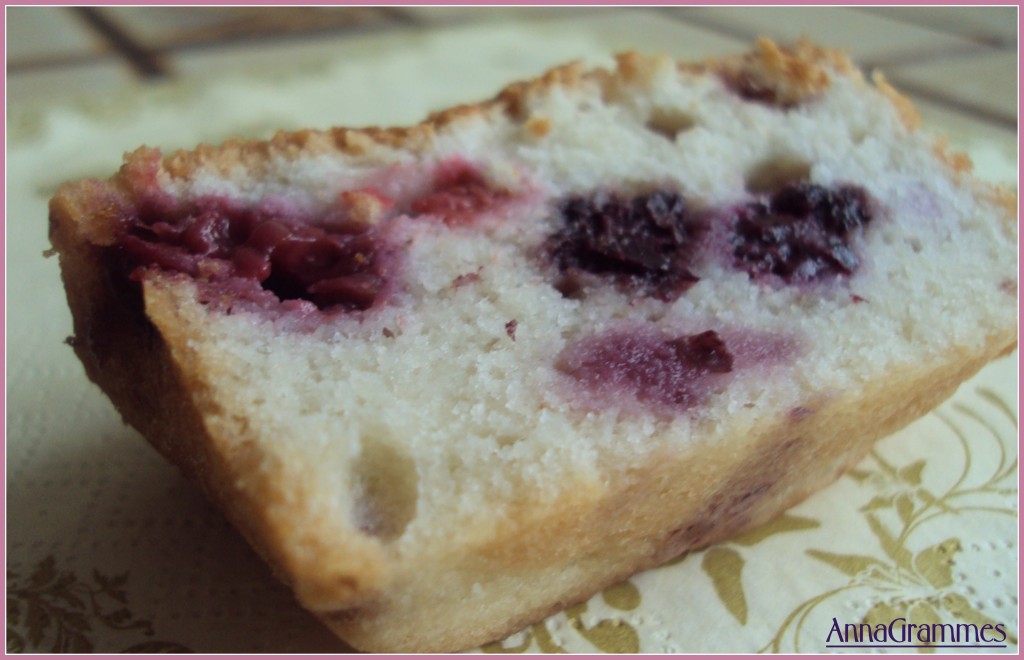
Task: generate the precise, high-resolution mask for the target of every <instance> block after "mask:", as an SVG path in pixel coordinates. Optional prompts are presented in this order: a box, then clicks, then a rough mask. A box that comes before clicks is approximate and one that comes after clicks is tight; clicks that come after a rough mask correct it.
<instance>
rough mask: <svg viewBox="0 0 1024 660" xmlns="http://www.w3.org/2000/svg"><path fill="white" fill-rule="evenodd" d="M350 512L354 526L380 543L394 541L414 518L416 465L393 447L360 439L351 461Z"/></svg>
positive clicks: (406, 455) (416, 492)
mask: <svg viewBox="0 0 1024 660" xmlns="http://www.w3.org/2000/svg"><path fill="white" fill-rule="evenodd" d="M352 478H353V486H352V491H353V502H354V504H353V511H352V514H353V516H354V518H355V524H356V526H357V527H358V528H359V529H360V530H362V531H364V532H366V533H367V534H369V535H371V536H375V537H377V538H379V539H381V540H382V541H392V540H394V539H397V538H398V537H400V536H401V535H402V533H403V532H404V531H405V528H406V527H407V526H408V525H409V523H410V522H411V521H412V519H413V518H415V517H416V504H417V499H418V496H419V477H418V475H417V472H416V463H415V462H414V461H413V459H412V457H410V456H409V455H408V454H407V453H406V452H404V451H401V450H399V449H398V448H397V447H395V446H394V445H393V444H391V443H389V442H385V441H381V440H379V439H376V438H373V437H364V438H363V442H362V448H361V451H360V453H359V457H358V458H357V459H356V461H355V465H354V467H353V472H352Z"/></svg>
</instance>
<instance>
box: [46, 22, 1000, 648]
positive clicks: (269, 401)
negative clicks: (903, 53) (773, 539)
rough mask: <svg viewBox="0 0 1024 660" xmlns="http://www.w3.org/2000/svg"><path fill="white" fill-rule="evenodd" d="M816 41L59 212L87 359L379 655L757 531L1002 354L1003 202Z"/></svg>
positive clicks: (107, 192)
mask: <svg viewBox="0 0 1024 660" xmlns="http://www.w3.org/2000/svg"><path fill="white" fill-rule="evenodd" d="M917 124H918V120H917V117H916V114H915V112H914V110H913V108H912V107H911V106H910V104H909V103H908V102H907V101H906V100H905V99H903V98H902V97H901V96H899V95H898V94H897V93H896V92H895V91H894V90H893V89H892V88H890V87H889V86H888V85H887V84H886V83H885V82H884V80H882V79H881V78H880V77H878V76H876V77H875V78H874V80H873V81H868V80H866V79H865V78H864V77H863V76H862V74H861V73H860V72H859V71H857V70H856V69H855V68H853V67H852V66H851V64H850V63H849V62H848V61H847V60H846V59H845V58H844V57H843V56H842V55H840V54H837V53H834V52H832V51H829V50H826V49H823V48H820V47H817V46H815V45H813V44H810V43H806V42H804V43H800V44H798V45H796V46H793V47H790V48H782V47H779V46H776V45H775V44H773V43H770V42H768V41H762V42H759V43H758V44H757V46H756V48H755V49H753V50H752V51H751V52H750V53H748V54H745V55H740V56H736V57H732V58H726V59H721V60H715V61H708V62H704V63H693V64H684V63H677V62H675V61H672V60H669V59H666V58H645V57H641V56H637V55H633V54H628V55H623V56H620V57H619V58H618V60H617V67H616V69H615V70H613V71H606V70H595V71H589V72H587V71H583V70H582V68H581V67H579V66H578V65H570V66H566V67H562V68H558V69H555V70H553V71H551V72H549V73H548V74H546V75H545V76H543V77H542V78H539V79H537V80H534V81H530V82H525V83H519V84H515V85H512V86H510V87H508V88H507V89H506V90H505V91H503V92H502V93H501V94H500V95H499V96H498V97H496V98H495V99H494V100H492V101H489V102H485V103H482V104H478V105H473V106H464V107H458V108H454V109H452V110H448V111H445V112H443V113H440V114H437V115H434V116H432V117H431V118H430V119H429V120H428V121H426V122H425V123H423V124H420V125H418V126H414V127H411V128H407V129H387V130H384V129H363V130H349V129H341V128H339V129H334V130H330V131H323V132H319V131H305V132H298V133H282V134H279V135H277V136H276V137H275V138H273V139H272V140H270V141H268V142H242V141H236V142H229V143H226V144H224V145H221V146H218V147H208V146H201V147H199V148H197V149H196V150H194V151H190V152H178V153H174V154H171V155H168V156H162V155H161V154H159V153H158V152H156V151H154V150H149V149H140V150H138V151H136V152H135V153H132V154H129V155H128V156H127V158H126V162H125V165H124V167H123V168H122V169H121V170H120V172H119V173H117V174H116V175H115V176H113V177H112V178H111V179H109V180H106V181H96V180H89V181H81V182H77V183H69V184H66V185H64V186H63V187H62V188H61V189H60V191H59V192H58V194H57V195H56V197H55V198H54V199H53V201H52V204H51V239H52V242H53V245H54V247H55V248H56V251H57V252H58V253H59V254H60V261H61V268H62V272H63V277H64V283H65V286H66V289H67V294H68V300H69V303H70V306H71V309H72V312H73V316H74V337H73V340H72V344H73V346H74V349H75V352H76V353H77V354H78V356H79V358H80V359H81V360H82V362H83V363H84V365H85V368H86V371H87V372H88V375H89V377H90V378H91V379H92V380H94V381H95V382H96V383H98V384H99V385H100V386H101V387H102V388H103V389H104V390H105V391H106V392H107V393H108V394H109V396H110V397H111V399H112V400H113V402H114V403H115V405H116V406H117V407H118V409H119V410H120V412H121V413H122V415H123V416H124V419H125V420H126V421H127V422H128V423H129V424H131V425H133V426H135V427H136V428H138V429H139V430H140V431H141V432H142V434H143V435H145V436H146V438H147V439H148V440H149V441H150V442H151V443H152V444H153V445H154V446H155V447H156V448H157V449H158V450H159V451H160V452H161V453H162V454H164V455H165V456H166V457H167V458H169V459H170V460H171V461H173V462H174V463H176V464H177V465H179V466H180V467H181V469H182V470H183V471H184V472H185V473H186V474H187V475H189V476H190V477H191V478H192V479H194V480H195V481H196V482H197V483H198V484H199V485H200V486H201V487H202V488H203V489H204V491H205V492H206V493H207V495H208V496H209V497H210V498H211V499H212V500H213V501H214V502H216V503H217V504H218V505H219V506H220V507H221V508H222V509H223V511H224V512H225V514H226V515H227V516H228V517H229V518H230V519H231V521H232V522H233V523H234V524H235V525H236V526H237V527H238V529H239V530H240V531H241V532H242V533H243V534H244V535H245V536H246V537H247V538H248V539H249V541H250V542H251V543H252V545H253V546H254V547H255V548H256V549H257V550H258V551H259V552H260V553H261V554H262V556H263V557H264V558H265V559H266V560H267V562H268V563H269V564H270V565H271V566H272V567H273V568H274V570H275V571H276V573H277V574H278V575H279V577H280V578H281V579H283V580H284V581H285V582H287V583H288V584H289V585H291V587H292V588H293V589H294V591H295V593H296V596H297V598H298V599H299V601H300V602H301V603H302V604H303V605H304V606H305V607H307V608H309V609H310V610H311V611H312V612H314V613H315V614H316V615H317V616H319V617H320V618H321V619H322V620H323V621H324V622H326V624H327V625H329V626H330V627H331V628H332V629H334V630H335V631H336V632H337V633H338V634H339V635H340V636H341V637H343V638H344V639H345V640H347V641H348V642H350V643H351V644H353V645H355V646H356V647H358V648H361V649H366V650H373V651H450V650H456V649H463V648H468V647H471V646H474V645H477V644H480V643H483V642H487V641H489V640H493V639H496V638H499V637H501V636H503V635H506V634H510V633H512V632H514V631H516V630H517V629H519V628H520V627H522V626H524V625H526V624H528V623H529V622H532V621H535V620H537V619H540V618H542V617H544V616H546V615H549V614H551V613H553V612H555V611H557V610H558V609H560V608H562V607H565V606H567V605H569V604H571V603H573V602H575V601H579V600H581V599H584V598H586V597H588V596H589V595H590V594H592V593H594V592H595V591H597V590H599V589H601V588H603V587H605V586H607V585H609V584H611V583H614V582H615V581H617V580H620V579H622V578H624V577H626V576H628V575H630V574H632V573H634V572H636V571H638V570H642V569H644V568H647V567H651V566H655V565H657V564H659V563H660V562H664V561H666V560H668V559H670V558H672V557H674V556H677V555H679V554H680V553H682V552H684V551H686V550H688V549H690V548H695V547H700V546H703V545H706V544H708V543H711V542H714V541H716V540H719V539H723V538H726V537H728V536H729V535H732V534H735V533H737V532H739V531H741V530H743V529H746V528H748V527H750V526H753V525H758V524H760V523H764V522H765V521H767V520H769V519H770V518H772V517H773V516H776V515H778V514H779V513H780V512H782V511H783V510H784V509H785V508H786V507H789V506H791V505H792V504H794V503H796V502H798V501H800V500H801V499H802V498H804V497H806V496H807V495H808V494H809V493H811V492H813V491H814V490H815V489H818V488H820V487H822V486H823V485H825V484H827V483H829V482H831V481H832V480H834V479H835V478H836V477H837V476H838V475H839V474H840V473H841V472H842V471H843V470H844V469H845V468H847V467H849V466H851V465H852V464H854V463H855V462H856V461H857V460H858V459H859V458H860V457H861V456H862V455H863V454H864V453H865V452H866V451H867V450H868V448H869V446H870V444H871V443H872V442H873V441H874V440H876V439H877V438H879V437H880V436H882V435H884V434H887V433H890V432H892V431H894V430H896V429H897V428H900V427H901V426H903V425H905V424H907V423H908V422H910V421H911V420H913V419H914V418H916V417H917V416H919V415H921V414H923V413H924V412H925V411H927V410H928V409H930V408H931V407H933V406H934V405H936V404H937V403H939V402H940V401H942V400H943V399H944V398H945V397H947V396H949V395H950V394H951V393H952V392H953V391H954V389H955V388H956V387H957V385H958V384H959V383H961V382H962V381H963V380H964V379H965V378H967V377H969V376H970V375H972V374H973V373H975V372H976V371H977V370H978V369H980V368H981V366H983V365H984V364H985V363H986V362H988V361H989V360H991V359H993V358H995V357H997V356H999V355H1002V354H1005V353H1008V352H1010V351H1011V350H1012V349H1013V348H1014V347H1015V346H1016V336H1017V322H1016V305H1015V301H1016V293H1017V276H1016V272H1017V257H1016V240H1017V229H1016V223H1015V207H1016V192H1015V191H1012V190H1004V189H997V188H992V187H988V186H986V185H984V184H982V183H980V182H978V181H976V180H975V179H973V178H972V177H971V174H970V163H969V161H968V160H967V159H966V158H965V157H963V156H961V155H957V154H952V153H949V152H948V151H947V150H946V149H945V148H944V146H943V143H942V142H941V141H940V140H938V139H936V138H934V137H933V136H930V135H929V134H927V133H925V132H924V131H922V130H919V129H918V126H917Z"/></svg>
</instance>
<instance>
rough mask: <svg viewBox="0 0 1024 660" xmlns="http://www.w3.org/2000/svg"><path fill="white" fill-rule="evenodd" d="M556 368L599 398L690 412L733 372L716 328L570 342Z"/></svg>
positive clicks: (611, 335)
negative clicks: (631, 399)
mask: <svg viewBox="0 0 1024 660" xmlns="http://www.w3.org/2000/svg"><path fill="white" fill-rule="evenodd" d="M556 366H557V368H558V369H559V370H560V371H561V372H562V373H564V374H566V375H568V376H569V377H571V378H572V379H573V381H575V382H576V383H577V384H578V385H579V386H581V387H582V388H583V389H584V390H585V391H587V392H590V393H592V394H596V395H597V397H598V398H599V399H607V400H609V401H614V400H616V399H618V395H619V394H620V393H630V394H632V395H633V396H635V397H636V399H637V400H638V401H639V402H640V403H642V404H646V405H650V406H654V407H669V408H672V409H674V410H686V409H688V408H691V407H693V406H695V405H697V404H699V403H701V402H702V400H703V399H704V398H705V397H706V396H707V394H708V390H709V389H710V388H711V386H712V385H713V383H714V382H715V380H716V379H717V377H718V376H721V375H723V374H728V373H729V372H731V371H732V369H733V355H732V353H731V352H730V351H729V349H728V347H727V346H726V345H725V342H724V341H723V340H722V339H721V337H719V336H718V333H716V332H715V331H713V330H708V331H706V332H701V333H699V334H694V335H681V336H666V335H662V334H660V333H658V332H652V331H618V332H611V333H607V334H602V335H597V336H594V337H589V338H586V339H584V340H581V341H580V342H578V343H576V344H573V345H571V346H569V347H568V348H567V349H566V350H565V351H564V352H563V353H562V354H561V356H560V357H559V359H558V361H557V363H556Z"/></svg>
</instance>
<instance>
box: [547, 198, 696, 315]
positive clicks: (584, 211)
mask: <svg viewBox="0 0 1024 660" xmlns="http://www.w3.org/2000/svg"><path fill="white" fill-rule="evenodd" d="M560 214H561V218H562V220H563V227H562V229H560V230H559V231H558V232H556V233H555V234H554V235H552V236H551V237H550V238H549V239H548V250H549V254H550V255H551V258H552V261H553V262H554V264H555V265H556V267H557V268H558V271H559V277H558V279H557V280H556V282H555V286H556V288H558V290H559V291H561V292H562V294H563V295H565V296H568V297H574V296H577V295H579V293H580V291H581V290H582V289H583V288H584V287H585V286H587V285H588V284H590V283H593V282H594V279H595V278H594V277H593V276H597V278H599V279H610V280H612V281H614V282H616V283H617V284H618V285H619V286H620V287H621V288H623V289H625V290H627V291H629V292H638V293H641V294H644V295H650V296H653V297H655V298H658V299H660V300H663V301H666V302H669V301H672V300H675V299H676V298H678V297H679V296H680V295H682V294H683V293H684V292H685V291H686V290H687V289H689V288H690V287H691V286H693V284H694V283H695V282H697V279H698V278H697V276H696V275H694V274H693V273H692V272H691V271H690V260H691V258H692V252H693V248H694V244H695V243H696V242H697V240H698V239H699V237H700V235H701V234H702V233H703V231H704V226H703V225H702V224H701V223H699V222H697V221H696V220H694V219H693V218H692V217H691V215H690V214H689V213H688V212H687V207H686V203H685V201H684V200H683V197H682V196H681V195H679V194H677V193H674V192H668V191H656V192H652V193H649V194H645V195H640V196H637V197H634V198H632V199H623V198H621V197H619V196H618V195H615V194H613V193H605V192H599V193H597V194H595V195H592V196H586V197H584V196H577V197H571V198H569V199H568V200H566V201H565V202H563V203H562V204H561V207H560Z"/></svg>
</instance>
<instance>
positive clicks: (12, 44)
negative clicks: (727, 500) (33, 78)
mask: <svg viewBox="0 0 1024 660" xmlns="http://www.w3.org/2000/svg"><path fill="white" fill-rule="evenodd" d="M105 50H106V44H105V42H104V41H103V39H101V38H100V37H99V36H98V35H96V34H94V33H93V32H91V31H90V30H89V29H88V28H87V27H86V26H85V25H83V24H82V23H81V22H80V21H79V20H78V19H77V18H76V17H75V15H74V14H73V13H71V12H70V11H68V10H67V9H65V8H61V7H11V8H9V9H8V10H7V65H8V69H10V68H11V67H12V66H14V67H18V66H30V65H32V64H36V63H40V64H41V63H47V62H49V63H51V64H58V63H61V62H66V61H68V60H70V59H71V58H75V57H83V56H95V55H97V54H99V53H102V52H103V51H105Z"/></svg>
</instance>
